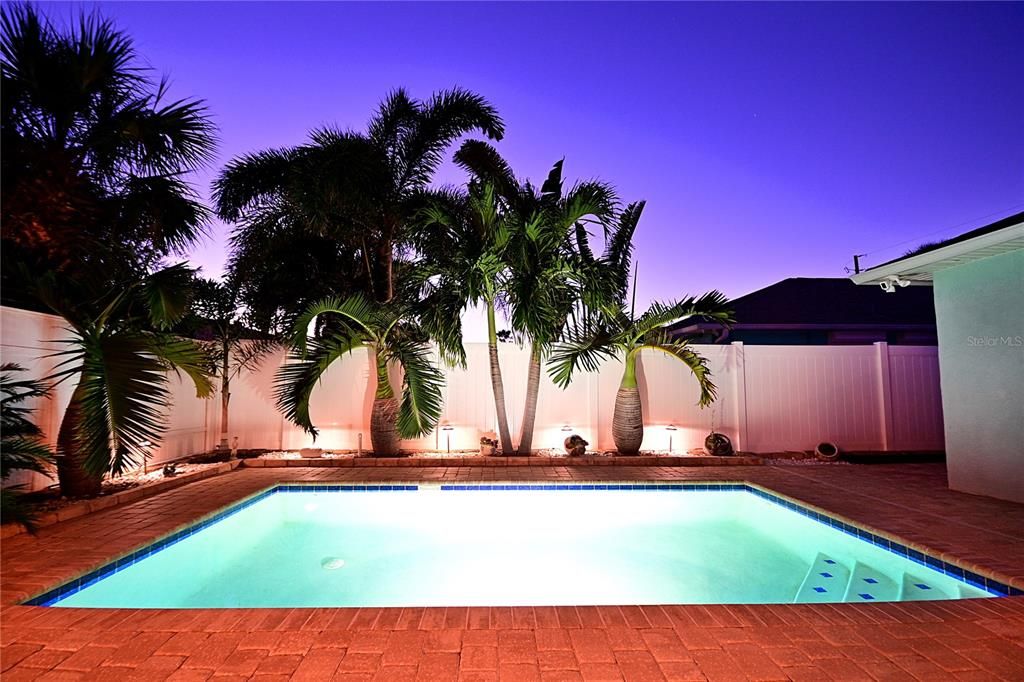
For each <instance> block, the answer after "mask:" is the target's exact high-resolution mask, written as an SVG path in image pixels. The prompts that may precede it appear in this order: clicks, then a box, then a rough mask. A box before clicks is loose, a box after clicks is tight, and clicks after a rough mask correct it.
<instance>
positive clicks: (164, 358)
mask: <svg viewBox="0 0 1024 682" xmlns="http://www.w3.org/2000/svg"><path fill="white" fill-rule="evenodd" d="M191 279H192V271H191V270H190V269H188V268H187V267H185V266H184V265H173V266H170V267H168V268H164V269H163V270H158V271H157V272H155V273H153V274H151V275H148V276H146V277H144V278H142V279H138V280H135V281H132V282H128V283H126V284H124V285H123V286H122V287H120V288H119V289H116V290H110V291H108V292H106V293H105V294H103V295H101V296H99V297H94V296H92V295H90V294H88V293H87V292H88V291H89V289H88V287H85V288H84V291H83V286H82V285H83V283H82V282H81V281H75V282H68V281H67V280H65V279H63V278H61V277H59V276H56V275H54V274H53V273H47V274H46V275H44V276H43V277H40V278H38V279H37V280H36V282H35V285H34V286H35V293H36V295H37V297H38V298H39V300H41V301H43V302H44V303H45V304H46V305H47V306H48V307H49V308H50V309H51V310H52V311H53V312H54V313H56V314H58V315H60V316H61V317H63V318H64V321H65V323H67V327H68V330H69V331H70V332H71V338H70V339H69V340H67V341H66V342H65V343H66V345H67V346H68V347H67V348H66V349H65V350H61V351H57V352H55V354H54V356H55V357H57V358H59V359H60V363H59V365H58V369H57V371H56V372H55V373H54V375H53V377H52V378H54V379H56V380H58V382H60V381H64V380H73V381H75V382H76V383H75V388H74V390H73V391H72V393H71V400H70V402H69V403H68V407H67V410H66V411H65V413H64V418H63V419H62V420H61V425H60V430H59V431H58V434H57V458H56V461H57V476H58V479H59V481H60V487H61V492H62V494H63V495H64V496H66V497H82V496H90V495H96V494H98V493H99V492H100V486H101V484H102V481H103V476H104V475H105V474H107V473H113V474H119V473H122V472H123V471H125V470H126V469H128V468H131V467H133V466H137V465H138V464H140V463H141V462H142V461H144V460H145V458H146V457H147V456H148V454H149V451H150V449H151V448H152V447H155V446H156V445H157V444H159V442H160V440H161V438H162V436H163V433H164V431H165V430H166V427H167V422H166V411H167V406H168V402H169V401H170V397H171V396H170V392H169V391H168V389H167V373H168V372H169V371H175V372H184V373H185V374H186V375H188V377H189V378H190V379H191V380H192V382H193V383H194V384H195V387H196V395H197V396H198V397H200V398H205V397H207V396H209V395H210V393H211V391H212V388H213V387H212V385H211V383H210V379H209V376H208V374H207V368H208V366H209V358H208V356H207V354H206V352H205V351H204V349H203V348H202V347H201V346H200V345H199V344H197V343H196V342H194V341H191V340H189V339H184V338H181V337H179V336H177V335H175V334H172V333H171V332H169V331H168V330H169V329H171V327H172V326H174V325H175V324H176V323H178V322H179V321H180V320H181V319H182V317H183V316H184V314H185V311H186V309H187V305H188V292H189V288H188V287H189V282H190V281H191Z"/></svg>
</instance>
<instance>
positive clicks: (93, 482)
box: [57, 379, 103, 497]
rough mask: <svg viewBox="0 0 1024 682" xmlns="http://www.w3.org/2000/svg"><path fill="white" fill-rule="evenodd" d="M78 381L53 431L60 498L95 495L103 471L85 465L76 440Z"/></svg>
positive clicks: (79, 417)
mask: <svg viewBox="0 0 1024 682" xmlns="http://www.w3.org/2000/svg"><path fill="white" fill-rule="evenodd" d="M81 382H82V380H81V379H79V383H78V386H76V387H75V391H74V393H72V394H71V402H69V403H68V408H67V410H66V411H65V412H64V419H62V420H61V423H60V430H59V431H58V432H57V480H58V481H59V482H60V492H61V495H63V496H64V497H95V496H96V495H99V494H100V489H101V488H102V486H103V474H98V475H97V474H94V473H91V472H90V471H88V470H86V468H85V456H84V454H83V453H82V452H81V451H80V450H79V448H78V443H77V442H76V440H77V438H76V434H77V432H78V426H79V424H80V423H81V421H82V398H83V397H84V393H85V391H84V389H83V388H82V383H81Z"/></svg>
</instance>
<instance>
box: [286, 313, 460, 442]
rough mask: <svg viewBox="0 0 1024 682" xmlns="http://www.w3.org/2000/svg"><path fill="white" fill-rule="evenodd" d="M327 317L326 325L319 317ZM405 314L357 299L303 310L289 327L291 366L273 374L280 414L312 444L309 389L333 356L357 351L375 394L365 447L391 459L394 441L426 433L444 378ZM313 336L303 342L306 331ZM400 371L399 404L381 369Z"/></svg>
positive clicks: (438, 405) (435, 417)
mask: <svg viewBox="0 0 1024 682" xmlns="http://www.w3.org/2000/svg"><path fill="white" fill-rule="evenodd" d="M321 316H326V317H328V318H329V319H326V320H322V319H318V318H321ZM409 319H410V311H409V308H408V307H407V306H405V305H402V304H401V303H399V302H397V301H396V302H392V303H390V304H386V305H382V304H378V303H373V302H370V301H368V300H367V299H366V298H365V297H363V296H353V297H351V298H348V299H346V300H344V301H342V300H341V299H339V298H336V297H334V298H326V299H324V300H322V301H320V302H318V303H316V304H314V305H312V306H310V307H309V308H308V309H307V310H306V311H305V312H303V314H302V315H300V316H299V318H298V320H297V321H296V323H295V327H294V330H293V335H292V344H293V352H292V354H291V358H290V359H291V362H289V363H288V364H286V365H284V366H282V367H281V369H280V370H279V371H278V375H277V381H276V384H277V403H278V407H279V408H280V409H281V411H282V412H283V413H284V415H285V416H286V417H287V418H288V419H290V420H291V421H292V422H294V423H295V424H297V425H298V426H301V427H302V428H303V429H304V430H305V431H306V432H307V433H311V434H312V435H313V437H314V438H315V437H316V436H317V429H316V427H315V426H314V425H313V422H312V420H311V418H310V414H309V408H310V400H311V397H312V394H313V389H314V388H315V387H316V385H317V384H318V383H319V382H320V379H321V377H323V375H324V372H326V371H327V369H328V367H330V365H331V363H333V362H334V361H335V360H337V359H338V358H340V357H342V356H343V355H346V354H347V353H350V352H352V351H353V350H355V349H356V348H360V347H363V348H367V349H369V351H370V354H371V355H372V357H373V362H374V367H375V370H376V381H377V389H376V392H375V394H374V400H373V408H372V412H371V414H370V442H371V443H372V445H373V452H374V454H375V455H377V456H389V455H396V454H398V451H399V446H400V444H401V438H417V437H420V436H423V435H426V434H428V433H430V432H431V431H432V430H433V429H434V427H435V426H436V425H437V420H438V418H439V417H440V415H441V406H442V403H443V396H442V391H441V389H442V388H443V386H444V376H443V375H442V374H441V372H440V371H439V370H438V369H437V367H435V366H434V364H433V363H432V362H431V360H430V352H431V351H430V346H429V345H428V344H427V343H426V335H425V334H424V333H423V332H422V330H421V329H420V328H419V327H418V326H417V325H415V324H414V323H412V322H410V321H409ZM314 324H318V325H319V326H320V328H321V329H320V335H319V336H318V337H315V338H307V333H308V331H307V330H308V329H309V328H310V326H311V325H314ZM392 362H394V363H397V364H398V365H400V366H401V368H402V370H403V371H404V377H403V379H402V399H401V401H399V400H398V399H397V398H396V397H395V391H394V388H393V387H392V385H391V379H390V378H389V376H388V364H389V363H392Z"/></svg>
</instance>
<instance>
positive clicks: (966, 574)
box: [22, 482, 1024, 606]
mask: <svg viewBox="0 0 1024 682" xmlns="http://www.w3.org/2000/svg"><path fill="white" fill-rule="evenodd" d="M439 488H440V490H442V491H486V490H653V491H716V492H721V491H742V492H749V493H752V494H754V495H757V496H758V497H761V498H763V499H765V500H768V501H769V502H772V503H774V504H777V505H780V506H782V507H785V508H786V509H789V510H791V511H794V512H797V513H798V514H801V515H803V516H806V517H808V518H811V519H813V520H815V521H817V522H819V523H822V524H824V525H827V526H829V527H830V528H834V529H836V530H839V531H842V532H844V533H846V534H848V535H852V536H854V537H856V538H858V539H861V540H864V541H865V542H870V543H871V544H873V545H875V546H877V547H881V548H882V549H885V550H887V551H889V552H892V553H894V554H896V555H898V556H901V557H904V558H907V559H910V560H911V561H914V562H916V563H918V564H921V565H923V566H926V567H928V568H931V569H933V570H936V571H938V572H940V573H943V574H945V575H948V576H951V577H953V578H956V579H957V580H960V581H962V582H965V583H967V584H969V585H972V586H973V587H976V588H978V589H981V590H985V591H986V592H989V593H990V594H994V595H997V596H1000V597H1005V596H1021V595H1024V590H1021V589H1018V588H1015V587H1011V586H1010V585H1007V584H1005V583H1003V582H1001V581H998V580H995V579H993V578H989V577H986V576H983V575H980V574H978V573H974V572H973V571H968V570H965V569H963V568H961V567H959V566H956V565H955V564H951V563H949V562H946V561H943V560H942V559H939V558H938V557H934V556H931V555H927V554H924V553H923V552H920V551H918V550H915V549H912V548H910V547H908V546H906V545H903V544H901V543H899V542H895V541H893V540H889V539H888V538H885V537H882V536H880V535H876V534H874V533H871V532H869V531H867V530H865V529H863V528H859V527H857V526H854V525H852V524H848V523H846V522H844V521H840V520H839V519H837V518H834V517H832V516H829V515H827V514H822V513H821V512H818V511H815V510H814V509H811V508H809V507H806V506H804V505H802V504H797V503H795V502H793V501H792V500H789V499H786V498H784V497H781V496H779V495H777V494H775V493H773V492H770V491H768V490H766V489H763V488H760V487H758V486H754V485H750V484H747V483H703V482H697V483H496V484H491V483H487V484H465V483H461V484H460V483H455V484H448V483H445V484H441V485H440V486H439ZM419 489H420V486H419V485H415V484H406V483H398V484H395V483H391V484H349V485H326V484H318V483H282V484H278V485H275V486H272V487H270V488H268V489H266V490H263V491H261V492H259V493H256V494H255V495H252V496H250V497H248V498H246V499H244V500H241V501H239V502H236V503H234V504H232V505H229V506H227V507H225V508H224V509H222V510H221V511H218V512H215V513H213V514H212V515H210V516H208V517H206V518H203V519H200V520H199V521H196V522H195V523H193V524H191V525H189V526H186V527H185V528H182V529H180V530H177V531H174V532H172V533H170V534H168V535H166V536H164V537H162V538H160V539H158V540H156V541H154V542H152V543H150V544H148V545H146V546H145V547H141V548H140V549H137V550H135V551H133V552H130V553H128V554H126V555H124V556H122V557H119V558H117V559H114V560H113V561H110V562H108V563H106V564H104V565H103V566H101V567H99V568H97V569H94V570H92V571H89V572H88V573H86V574H84V575H81V576H79V577H77V578H74V579H73V580H69V581H67V582H65V583H63V584H61V585H58V586H57V587H55V588H52V589H50V590H48V591H46V592H44V593H42V594H40V595H37V596H35V597H32V598H31V599H28V600H27V601H24V602H22V604H23V605H25V606H52V605H53V604H55V603H57V602H58V601H60V600H61V599H64V598H65V597H68V596H71V595H72V594H75V593H76V592H79V591H80V590H83V589H85V588H86V587H89V586H90V585H93V584H94V583H96V582H97V581H99V580H102V579H103V578H105V577H107V576H109V575H112V574H114V573H117V572H118V571H121V570H123V569H125V568H126V567H128V566H130V565H132V564H134V563H137V562H139V561H141V560H143V559H145V558H146V557H149V556H150V555H152V554H155V553H156V552H159V551H161V550H163V549H166V548H167V547H170V546H171V545H173V544H175V543H177V542H180V541H181V540H184V539H185V538H187V537H189V536H191V535H194V534H196V533H198V532H199V531H201V530H203V529H204V528H207V527H209V526H211V525H213V524H215V523H217V522H219V521H222V520H224V519H226V518H228V517H229V516H232V515H234V514H237V513H238V512H240V511H242V510H243V509H245V508H247V507H250V506H252V505H253V504H256V503H257V502H259V501H261V500H263V499H266V498H267V497H270V496H271V495H274V494H277V493H309V492H331V493H333V492H402V491H416V490H419ZM862 597H863V595H862ZM868 598H873V597H868Z"/></svg>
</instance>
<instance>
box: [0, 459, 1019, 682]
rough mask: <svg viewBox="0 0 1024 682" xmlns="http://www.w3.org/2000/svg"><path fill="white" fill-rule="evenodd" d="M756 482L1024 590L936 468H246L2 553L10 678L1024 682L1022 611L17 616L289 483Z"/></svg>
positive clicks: (1001, 545)
mask: <svg viewBox="0 0 1024 682" xmlns="http://www.w3.org/2000/svg"><path fill="white" fill-rule="evenodd" d="M371 480H372V481H389V480H421V481H447V480H457V481H465V480H729V481H740V480H746V481H749V482H752V483H757V484H760V485H763V486H766V487H768V488H770V489H772V490H775V491H777V492H780V493H782V494H784V495H788V496H791V497H794V498H796V499H799V500H801V501H804V502H806V503H809V504H812V505H816V506H819V507H822V508H824V509H827V510H829V511H831V512H833V513H837V514H840V515H842V516H845V517H847V518H849V519H852V520H853V521H856V522H859V523H862V524H866V525H869V526H872V527H874V528H876V529H878V530H880V531H882V532H884V533H887V534H891V535H896V536H899V537H902V538H905V539H906V540H907V541H909V542H911V543H913V544H916V545H919V546H922V547H927V548H930V549H932V550H934V551H936V552H938V553H941V554H942V555H943V556H944V558H946V559H948V560H955V561H957V562H959V563H962V564H966V565H969V566H973V567H975V568H976V569H977V570H980V571H982V572H988V573H994V574H998V575H1000V576H1002V577H1004V578H1006V579H1008V580H1011V581H1014V582H1015V584H1017V585H1019V586H1020V585H1024V537H1022V530H1021V529H1024V506H1022V505H1015V504H1012V503H1009V502H1000V501H997V500H991V499H988V498H982V497H975V496H971V495H964V494H960V493H954V492H951V491H949V490H947V489H946V487H945V471H944V469H943V468H942V467H941V466H939V465H873V466H802V467H798V466H786V467H771V466H764V467H729V468H726V469H715V468H700V469H686V470H680V469H678V468H667V467H649V466H645V467H618V466H602V467H576V468H573V467H553V466H544V467H531V466H516V467H509V468H504V467H479V468H476V467H465V466H462V467H453V468H451V469H445V468H442V467H431V468H429V469H426V468H425V469H417V468H409V467H397V468H396V467H374V468H341V469H334V468H295V467H289V468H281V469H269V468H267V469H244V468H243V469H240V470H238V471H235V472H232V473H229V474H224V475H222V476H220V477H217V478H213V479H208V480H204V481H200V482H196V483H191V484H188V485H186V486H183V487H181V488H178V489H175V490H172V491H169V492H166V493H163V494H161V495H158V496H155V497H152V498H148V499H145V500H141V501H139V502H136V503H132V504H129V505H124V506H121V507H117V508H112V509H106V510H102V511H99V512H95V513H92V514H88V515H85V516H82V517H78V518H75V519H72V520H68V521H64V522H60V523H58V524H56V525H54V526H51V527H48V528H46V529H44V530H43V531H42V532H41V533H40V535H39V536H37V537H31V536H26V535H22V536H17V537H14V538H9V539H7V540H5V541H4V543H3V555H2V558H0V569H2V570H0V598H2V602H3V604H4V605H3V606H2V607H0V671H2V676H3V680H4V682H8V680H12V681H13V680H19V679H25V680H30V679H35V680H43V679H53V680H63V679H67V680H72V679H74V680H78V679H90V680H92V679H111V680H131V679H139V680H165V679H166V680H207V679H210V680H218V681H220V682H223V681H226V680H232V679H255V680H260V681H262V682H272V681H273V680H286V679H297V680H331V679H337V680H702V679H711V680H719V679H721V680H734V679H735V680H774V679H779V680H785V679H792V680H803V679H807V680H829V679H838V680H856V679H865V680H901V679H905V680H914V679H918V680H938V679H966V680H1000V679H1002V680H1024V598H1019V597H1016V598H1007V599H988V600H964V601H947V602H917V603H901V604H822V605H811V604H801V605H728V606H726V605H683V606H679V605H667V606H662V607H657V606H654V607H651V606H644V607H636V606H628V605H625V606H621V607H584V606H580V607H557V608H555V607H535V608H521V607H516V608H500V607H494V608H469V609H467V608H427V609H423V608H412V609H401V608H396V609H374V608H360V609H330V608H318V609H221V610H217V609H194V610H162V609H161V610H145V609H139V610H133V609H63V608H59V609H47V608H40V607H25V606H17V605H16V604H17V602H19V601H22V600H23V599H24V598H26V597H28V596H31V595H32V594H34V593H38V592H40V591H42V590H44V589H47V588H48V587H51V586H53V585H55V584H58V583H60V582H62V581H63V580H66V579H69V578H71V577H74V576H75V575H77V574H80V573H82V572H85V571H87V570H90V569H92V568H95V567H96V566H99V565H101V564H103V563H105V562H106V561H107V560H108V559H110V558H112V557H113V556H117V555H119V554H121V553H124V552H127V551H130V550H131V549H133V548H135V547H137V546H139V545H142V544H145V543H147V542H150V541H152V540H154V539H156V538H158V537H160V536H161V535H164V534H166V533H167V532H169V531H171V530H174V529H175V528H177V527H180V526H181V525H183V524H187V523H189V522H192V521H194V520H195V519H197V518H199V517H201V516H203V515H205V514H209V513H211V512H213V511H215V510H217V509H219V508H221V507H223V506H224V505H226V504H229V503H230V502H233V501H235V500H238V499H240V498H242V497H244V496H246V495H249V494H252V493H253V492H256V491H258V490H260V489H262V488H265V487H267V486H268V485H271V484H273V483H275V482H278V481H371Z"/></svg>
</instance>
